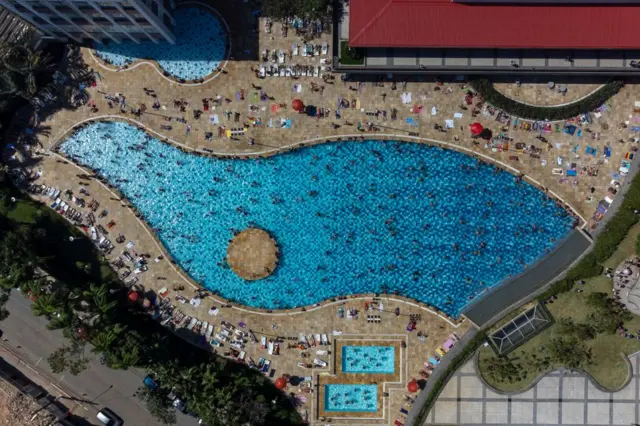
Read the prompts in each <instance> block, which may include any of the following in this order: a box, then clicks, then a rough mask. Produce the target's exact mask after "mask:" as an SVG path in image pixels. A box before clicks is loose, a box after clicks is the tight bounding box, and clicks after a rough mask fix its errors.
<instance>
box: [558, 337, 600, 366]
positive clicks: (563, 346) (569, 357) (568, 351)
mask: <svg viewBox="0 0 640 426" xmlns="http://www.w3.org/2000/svg"><path fill="white" fill-rule="evenodd" d="M548 350H549V354H550V356H551V359H552V360H553V361H554V362H555V363H558V364H562V365H564V366H565V367H569V368H582V367H584V366H585V365H587V364H591V363H592V354H591V348H588V347H587V346H586V345H585V344H584V343H583V342H582V341H580V340H578V339H577V338H576V337H569V338H555V339H552V340H551V342H549V344H548Z"/></svg>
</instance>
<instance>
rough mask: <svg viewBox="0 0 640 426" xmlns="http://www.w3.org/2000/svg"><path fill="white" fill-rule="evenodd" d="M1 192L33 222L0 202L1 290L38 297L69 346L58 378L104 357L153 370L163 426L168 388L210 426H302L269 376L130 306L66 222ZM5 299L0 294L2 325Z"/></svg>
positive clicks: (153, 406)
mask: <svg viewBox="0 0 640 426" xmlns="http://www.w3.org/2000/svg"><path fill="white" fill-rule="evenodd" d="M2 193H5V194H7V193H8V194H10V195H11V196H13V197H15V198H17V199H19V201H18V203H21V206H20V207H21V208H20V212H21V214H24V212H29V213H30V215H29V216H28V217H26V216H25V217H21V218H18V219H16V217H15V215H16V214H17V213H16V211H15V209H16V203H12V205H10V206H2V205H0V286H1V287H2V288H5V289H7V291H8V290H10V289H12V288H16V287H18V286H19V287H20V288H21V290H22V292H23V294H24V295H25V296H27V297H29V298H30V299H31V300H33V304H32V305H31V309H32V311H33V313H34V314H35V315H42V316H44V317H46V318H47V319H49V324H48V327H49V328H56V329H62V331H63V334H64V335H65V336H66V337H67V338H68V339H69V340H68V342H67V343H65V344H64V345H63V346H62V347H60V348H59V349H58V350H56V351H54V352H53V353H52V354H51V355H50V356H49V357H48V361H49V364H50V366H51V368H52V370H53V371H54V372H62V371H68V372H69V373H71V374H78V373H80V372H81V371H82V370H83V369H84V368H85V367H86V365H87V363H88V361H89V359H90V358H91V357H92V356H104V359H105V361H106V365H107V366H109V367H110V368H113V369H127V368H130V367H139V368H145V369H148V370H149V371H150V372H152V373H153V374H154V376H155V377H156V379H157V381H158V383H159V384H160V386H161V391H160V392H161V393H160V394H158V395H153V396H151V395H148V396H149V398H147V401H146V403H145V405H146V406H147V408H148V409H149V410H150V412H151V413H152V414H153V415H154V416H156V417H158V419H159V421H161V422H164V424H171V420H172V418H173V417H172V415H171V411H172V410H173V407H171V406H166V399H165V398H164V396H163V393H162V392H166V391H167V390H171V389H173V390H174V391H175V392H176V393H177V394H178V395H179V397H180V398H181V399H183V400H184V401H185V402H186V409H187V411H188V412H190V413H194V414H195V415H197V416H198V417H200V418H201V419H202V420H203V424H204V425H208V426H218V425H220V426H222V425H225V426H227V425H242V424H251V425H255V426H260V425H268V424H278V425H282V426H287V425H298V424H302V420H301V418H300V416H299V414H298V413H297V412H296V411H295V409H294V408H293V406H292V405H291V403H290V401H289V399H288V398H284V397H283V395H282V393H281V392H280V391H279V390H277V389H276V388H275V386H273V384H272V383H271V381H270V380H268V379H267V378H266V377H265V376H264V375H263V374H262V373H260V372H258V371H256V370H252V369H249V368H248V367H247V366H244V365H240V364H237V363H229V362H227V361H226V359H224V358H219V357H217V356H215V355H213V354H211V353H209V352H206V351H205V350H203V349H200V348H198V347H196V346H192V345H190V344H186V343H185V342H184V341H183V340H182V339H181V338H180V337H178V336H176V335H175V334H173V333H171V332H170V331H169V330H168V329H166V328H164V327H162V326H160V325H159V323H158V322H156V321H153V320H152V319H151V317H150V316H149V315H148V314H147V313H146V312H145V311H143V310H142V309H141V308H140V307H137V306H136V305H132V304H130V303H128V302H127V298H126V294H127V293H126V292H125V291H117V290H119V289H121V284H120V282H119V281H118V280H117V275H116V274H115V273H114V272H113V271H112V270H111V269H110V268H108V267H107V263H106V261H105V260H104V259H103V258H101V257H100V255H99V254H98V252H97V250H96V249H95V247H93V245H92V243H91V242H90V241H89V240H88V239H86V238H82V236H81V234H80V233H79V232H78V231H76V230H74V229H72V228H71V227H70V226H69V225H68V224H67V223H66V222H65V221H64V220H63V219H61V218H59V217H58V216H56V215H55V213H52V212H50V211H49V210H47V209H46V208H44V207H41V206H40V205H38V204H36V203H33V202H31V201H29V200H26V199H24V198H23V196H22V195H21V194H20V193H19V192H17V191H15V190H14V189H12V188H11V187H10V186H9V183H8V182H6V181H5V182H4V183H2V182H0V194H2ZM69 236H73V237H74V241H73V243H72V244H71V243H69V242H68V241H69ZM44 271H46V272H47V274H46V276H45V274H44V273H43V272H44ZM111 290H114V291H111ZM2 300H3V296H2V295H0V318H1V317H2V315H3V310H2V309H3V308H2V307H3V303H2ZM274 400H275V401H276V402H275V403H272V401H274Z"/></svg>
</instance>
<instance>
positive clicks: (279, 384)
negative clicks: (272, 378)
mask: <svg viewBox="0 0 640 426" xmlns="http://www.w3.org/2000/svg"><path fill="white" fill-rule="evenodd" d="M275 385H276V387H277V388H278V389H280V390H283V389H284V388H286V387H287V379H285V378H284V377H278V378H277V379H276V383H275Z"/></svg>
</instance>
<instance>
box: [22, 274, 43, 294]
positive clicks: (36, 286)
mask: <svg viewBox="0 0 640 426" xmlns="http://www.w3.org/2000/svg"><path fill="white" fill-rule="evenodd" d="M44 285H45V282H44V280H43V279H38V278H36V279H33V280H27V281H24V282H23V283H22V284H20V291H21V292H23V293H24V294H29V293H31V294H34V295H36V296H40V295H41V294H42V293H43V287H44Z"/></svg>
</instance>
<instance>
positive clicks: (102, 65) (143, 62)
mask: <svg viewBox="0 0 640 426" xmlns="http://www.w3.org/2000/svg"><path fill="white" fill-rule="evenodd" d="M188 6H197V7H203V8H205V9H207V10H209V11H210V12H211V13H213V14H214V15H216V16H217V17H218V19H219V20H220V22H222V24H223V25H224V28H225V29H226V30H227V34H228V40H227V41H228V43H227V46H226V47H225V57H224V59H222V61H220V62H221V65H220V67H219V71H218V72H212V73H211V74H208V75H206V76H204V77H203V78H202V80H203V81H202V82H200V83H195V82H191V83H188V82H185V83H181V82H180V79H178V78H176V77H175V76H172V75H169V76H166V75H164V70H163V68H162V67H161V66H160V64H159V63H158V62H157V61H155V60H153V59H140V58H138V59H137V60H136V61H135V62H133V63H132V64H131V66H127V67H126V68H122V67H118V68H114V67H113V66H111V65H109V64H107V63H106V62H105V61H104V60H102V59H101V58H99V57H98V56H96V55H95V54H94V53H93V50H94V49H93V48H87V50H88V52H89V55H91V59H93V61H94V62H95V63H96V64H98V66H99V67H100V68H102V69H104V70H107V71H110V72H125V71H131V70H134V69H136V68H138V67H139V66H141V65H147V66H150V67H151V68H153V69H154V70H155V71H156V72H157V73H158V74H159V75H160V77H162V78H164V79H165V80H167V81H168V82H169V83H173V84H177V85H179V86H201V85H203V84H207V83H209V82H211V81H213V80H215V79H216V78H218V76H219V75H220V74H223V73H224V70H225V68H226V67H227V64H228V63H229V56H230V55H231V49H232V48H233V41H232V39H231V29H230V28H229V25H228V24H227V21H226V20H225V19H224V17H223V16H222V14H221V13H220V12H218V11H217V10H216V9H215V8H213V7H211V6H209V5H208V4H206V3H202V2H199V1H187V2H184V3H180V5H179V6H178V7H179V8H182V7H188Z"/></svg>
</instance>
